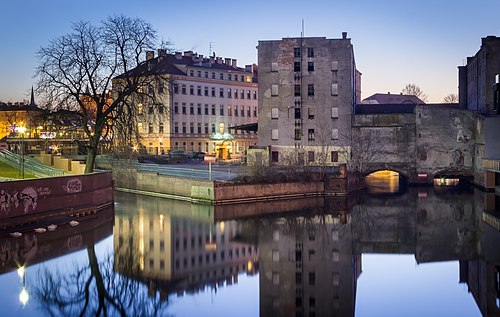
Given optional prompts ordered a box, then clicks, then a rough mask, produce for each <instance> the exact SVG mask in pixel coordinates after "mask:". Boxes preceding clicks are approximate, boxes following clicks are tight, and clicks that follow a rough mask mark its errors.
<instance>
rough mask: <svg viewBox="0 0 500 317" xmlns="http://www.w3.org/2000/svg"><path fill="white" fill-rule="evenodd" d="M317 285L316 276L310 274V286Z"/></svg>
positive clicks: (312, 273)
mask: <svg viewBox="0 0 500 317" xmlns="http://www.w3.org/2000/svg"><path fill="white" fill-rule="evenodd" d="M315 284H316V274H315V273H314V272H309V285H311V286H314V285H315Z"/></svg>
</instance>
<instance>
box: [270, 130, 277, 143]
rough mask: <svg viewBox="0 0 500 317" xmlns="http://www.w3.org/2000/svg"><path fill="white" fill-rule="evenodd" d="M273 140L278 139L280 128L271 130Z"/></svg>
mask: <svg viewBox="0 0 500 317" xmlns="http://www.w3.org/2000/svg"><path fill="white" fill-rule="evenodd" d="M271 140H278V129H273V130H272V132H271Z"/></svg>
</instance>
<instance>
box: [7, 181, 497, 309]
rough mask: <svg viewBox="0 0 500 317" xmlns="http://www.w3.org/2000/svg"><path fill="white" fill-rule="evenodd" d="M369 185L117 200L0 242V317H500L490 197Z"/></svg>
mask: <svg viewBox="0 0 500 317" xmlns="http://www.w3.org/2000/svg"><path fill="white" fill-rule="evenodd" d="M371 182H372V183H371V185H372V189H371V190H370V191H368V192H366V193H364V194H363V195H356V196H349V197H347V198H329V199H322V198H321V199H316V198H314V199H302V200H297V201H283V202H271V203H269V202H268V203H261V204H244V205H233V206H215V207H214V206H200V205H193V204H190V203H186V202H180V201H172V200H164V199H159V198H153V197H147V196H136V195H131V194H124V193H118V194H117V195H116V200H117V203H116V206H115V210H114V216H113V214H112V211H110V212H109V213H102V214H101V215H100V216H99V217H98V218H96V219H89V220H85V221H81V222H80V225H78V226H76V227H69V226H59V227H58V228H57V229H56V230H55V231H54V232H47V233H44V234H34V233H33V234H32V233H25V234H24V235H23V237H20V238H11V237H6V236H5V235H3V236H2V237H0V307H1V309H2V313H1V315H2V316H46V315H54V316H77V315H80V314H81V313H82V312H83V315H86V316H94V315H95V314H96V313H102V314H104V310H106V313H107V315H112V316H114V315H119V314H120V313H121V314H124V315H130V316H167V315H168V316H259V315H260V316H455V317H456V316H499V315H500V310H499V308H498V305H499V304H500V303H499V301H498V296H499V294H500V292H499V290H500V287H499V265H500V248H499V247H498V246H499V245H500V233H499V231H498V230H497V229H495V226H497V228H498V225H495V223H497V222H495V221H496V219H497V218H495V217H494V216H495V212H494V211H493V212H491V213H484V212H483V211H484V209H492V208H493V209H494V203H495V196H494V195H493V196H491V195H490V194H488V195H487V194H485V193H482V192H479V191H474V190H472V189H467V188H465V189H463V188H462V189H456V188H455V189H446V188H410V189H408V190H403V191H402V192H398V193H396V194H391V195H388V194H384V192H387V191H393V192H394V191H396V192H397V191H399V188H398V184H397V182H396V183H394V182H392V183H390V184H387V183H385V184H384V183H381V182H377V180H372V181H371ZM497 200H498V198H497ZM492 204H493V207H492ZM497 204H498V202H497ZM235 212H237V213H238V214H244V215H247V217H245V218H240V219H234V216H233V215H234V214H235ZM256 215H259V216H256ZM492 215H493V216H492ZM23 265H24V273H23V272H22V270H18V269H17V268H18V267H21V266H23ZM20 298H22V300H23V301H24V302H25V304H23V303H21V301H20Z"/></svg>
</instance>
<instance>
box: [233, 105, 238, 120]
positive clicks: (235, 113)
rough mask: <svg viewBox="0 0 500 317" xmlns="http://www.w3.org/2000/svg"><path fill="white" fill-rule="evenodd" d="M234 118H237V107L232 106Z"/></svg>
mask: <svg viewBox="0 0 500 317" xmlns="http://www.w3.org/2000/svg"><path fill="white" fill-rule="evenodd" d="M234 116H235V117H237V116H238V106H234Z"/></svg>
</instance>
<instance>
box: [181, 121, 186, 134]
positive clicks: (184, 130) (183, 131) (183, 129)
mask: <svg viewBox="0 0 500 317" xmlns="http://www.w3.org/2000/svg"><path fill="white" fill-rule="evenodd" d="M182 133H186V122H183V123H182Z"/></svg>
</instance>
